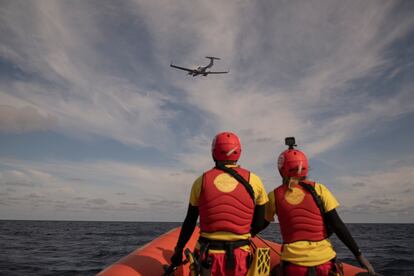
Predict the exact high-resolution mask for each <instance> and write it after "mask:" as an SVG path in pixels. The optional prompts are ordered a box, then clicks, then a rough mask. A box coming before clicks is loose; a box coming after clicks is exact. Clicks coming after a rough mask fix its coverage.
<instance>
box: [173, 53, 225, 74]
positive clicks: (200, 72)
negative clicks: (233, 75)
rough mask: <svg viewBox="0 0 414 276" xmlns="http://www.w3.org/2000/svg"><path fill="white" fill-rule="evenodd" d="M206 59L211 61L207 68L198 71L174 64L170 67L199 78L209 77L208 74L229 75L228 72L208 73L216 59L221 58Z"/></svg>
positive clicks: (200, 68) (201, 67)
mask: <svg viewBox="0 0 414 276" xmlns="http://www.w3.org/2000/svg"><path fill="white" fill-rule="evenodd" d="M206 58H208V59H210V63H209V64H207V65H206V66H200V67H197V68H196V69H190V68H185V67H181V66H177V65H174V64H170V66H171V67H174V68H176V69H180V70H185V71H187V72H188V75H191V76H193V77H195V76H198V75H203V76H207V75H208V74H225V73H228V71H227V72H212V71H207V69H208V68H211V67H212V66H213V64H214V60H215V59H220V58H217V57H206Z"/></svg>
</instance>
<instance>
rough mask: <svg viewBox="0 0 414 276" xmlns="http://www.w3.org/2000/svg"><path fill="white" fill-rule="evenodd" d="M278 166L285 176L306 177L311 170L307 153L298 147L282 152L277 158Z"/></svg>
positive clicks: (281, 173)
mask: <svg viewBox="0 0 414 276" xmlns="http://www.w3.org/2000/svg"><path fill="white" fill-rule="evenodd" d="M277 167H278V169H279V173H280V175H281V176H282V177H283V178H285V177H305V176H307V175H308V171H309V166H308V159H307V158H306V155H305V154H304V153H303V152H301V151H300V150H296V149H288V150H285V151H284V152H282V153H281V154H280V155H279V158H278V160H277Z"/></svg>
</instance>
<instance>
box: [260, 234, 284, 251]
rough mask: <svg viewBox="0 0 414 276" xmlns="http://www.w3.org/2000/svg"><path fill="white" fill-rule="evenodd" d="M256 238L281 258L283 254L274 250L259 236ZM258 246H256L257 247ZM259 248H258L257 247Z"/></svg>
mask: <svg viewBox="0 0 414 276" xmlns="http://www.w3.org/2000/svg"><path fill="white" fill-rule="evenodd" d="M256 237H257V238H258V239H259V240H261V241H262V242H263V243H264V244H266V245H267V247H269V248H270V250H272V251H274V252H275V253H276V254H277V255H279V256H281V254H280V253H279V252H277V251H276V249H274V248H273V247H272V246H270V245H269V244H268V243H267V242H266V241H265V240H264V239H263V238H262V237H260V236H259V235H256ZM255 246H256V245H255ZM256 247H257V246H256Z"/></svg>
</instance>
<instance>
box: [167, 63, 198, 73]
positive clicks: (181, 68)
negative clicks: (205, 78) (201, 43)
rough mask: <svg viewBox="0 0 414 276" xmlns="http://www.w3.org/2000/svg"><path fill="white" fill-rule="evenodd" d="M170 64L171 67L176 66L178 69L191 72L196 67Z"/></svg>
mask: <svg viewBox="0 0 414 276" xmlns="http://www.w3.org/2000/svg"><path fill="white" fill-rule="evenodd" d="M170 66H171V67H174V68H177V69H180V70H184V71H187V72H190V73H193V72H194V69H190V68H184V67H180V66H177V65H174V64H170Z"/></svg>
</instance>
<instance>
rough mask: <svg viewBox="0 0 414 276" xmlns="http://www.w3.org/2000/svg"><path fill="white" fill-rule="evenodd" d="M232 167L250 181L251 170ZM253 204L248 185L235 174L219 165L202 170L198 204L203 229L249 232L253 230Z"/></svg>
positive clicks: (208, 231) (239, 232)
mask: <svg viewBox="0 0 414 276" xmlns="http://www.w3.org/2000/svg"><path fill="white" fill-rule="evenodd" d="M233 169H234V170H235V171H237V172H238V173H239V174H240V175H241V176H242V177H243V178H244V179H246V180H247V181H249V178H250V172H249V171H247V170H245V169H242V168H240V167H238V168H233ZM226 181H228V183H226ZM254 206H255V205H254V202H253V200H252V198H251V197H250V195H249V193H248V192H247V190H246V189H245V187H244V186H243V185H242V184H240V183H239V182H237V180H235V179H234V178H233V177H231V176H229V175H228V174H226V173H225V172H223V171H221V170H218V169H216V168H213V169H211V170H209V171H207V172H205V173H204V174H203V183H202V189H201V194H200V200H199V205H198V209H199V212H200V229H201V231H202V232H207V233H211V232H218V231H224V232H231V233H235V234H239V235H242V234H247V233H249V232H250V224H251V222H252V219H253V213H254Z"/></svg>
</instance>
